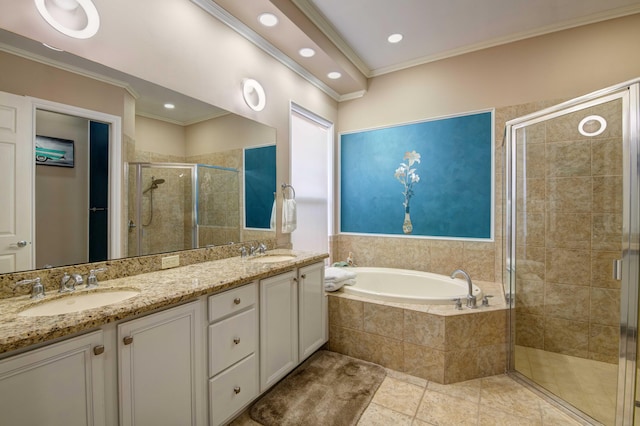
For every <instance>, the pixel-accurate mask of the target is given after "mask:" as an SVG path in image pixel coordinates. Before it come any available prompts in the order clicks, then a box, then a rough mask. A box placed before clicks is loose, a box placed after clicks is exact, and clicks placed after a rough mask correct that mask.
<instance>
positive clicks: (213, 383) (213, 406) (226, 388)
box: [209, 354, 258, 425]
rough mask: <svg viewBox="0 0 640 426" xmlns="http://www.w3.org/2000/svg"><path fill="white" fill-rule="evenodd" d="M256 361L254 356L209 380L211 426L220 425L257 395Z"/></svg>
mask: <svg viewBox="0 0 640 426" xmlns="http://www.w3.org/2000/svg"><path fill="white" fill-rule="evenodd" d="M257 369H258V361H257V359H256V355H255V354H251V356H249V357H247V358H245V359H244V360H242V361H241V362H239V363H238V364H236V365H234V366H233V367H232V368H230V369H228V370H227V371H225V372H224V373H221V374H219V375H218V376H216V377H214V378H213V379H211V380H209V407H210V415H211V422H210V424H212V425H220V424H222V422H223V421H225V420H228V419H229V416H232V415H233V414H235V413H236V412H237V411H238V410H240V409H241V408H243V407H244V406H245V405H246V404H248V403H249V402H250V401H251V400H252V399H253V398H255V396H256V395H257V394H258V372H257Z"/></svg>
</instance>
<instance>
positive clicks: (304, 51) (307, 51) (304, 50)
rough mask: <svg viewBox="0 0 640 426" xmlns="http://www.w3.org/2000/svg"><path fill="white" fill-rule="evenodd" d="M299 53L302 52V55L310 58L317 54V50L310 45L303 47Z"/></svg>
mask: <svg viewBox="0 0 640 426" xmlns="http://www.w3.org/2000/svg"><path fill="white" fill-rule="evenodd" d="M298 53H300V56H304V57H305V58H310V57H312V56H313V55H315V54H316V51H315V50H313V49H311V48H310V47H303V48H302V49H300V50H299V51H298Z"/></svg>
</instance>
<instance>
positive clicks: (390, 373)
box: [386, 368, 428, 389]
mask: <svg viewBox="0 0 640 426" xmlns="http://www.w3.org/2000/svg"><path fill="white" fill-rule="evenodd" d="M386 371H387V377H393V378H394V379H398V380H402V381H403V382H407V383H411V384H412V385H416V386H420V387H421V388H423V389H424V388H426V387H427V383H428V382H427V380H426V379H423V378H421V377H416V376H412V375H411V374H407V373H402V372H400V371H396V370H392V369H390V368H387V369H386Z"/></svg>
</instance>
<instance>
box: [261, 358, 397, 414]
mask: <svg viewBox="0 0 640 426" xmlns="http://www.w3.org/2000/svg"><path fill="white" fill-rule="evenodd" d="M385 376H386V372H385V369H384V368H383V367H381V366H379V365H376V364H372V363H370V362H366V361H361V360H359V359H356V358H351V357H348V356H346V355H341V354H338V353H335V352H329V351H318V352H316V353H315V354H313V355H312V356H311V357H310V358H309V359H308V360H306V361H305V362H304V363H303V364H302V365H300V366H298V368H296V369H295V370H294V371H293V372H292V373H290V374H289V375H288V376H287V377H285V378H284V379H283V380H282V381H281V382H279V383H278V384H276V385H275V386H274V387H273V388H272V389H271V390H270V391H269V392H268V393H267V394H266V395H264V396H263V397H262V398H260V399H259V400H258V402H256V403H255V404H254V405H253V406H252V407H251V409H250V411H249V415H250V416H251V418H252V419H253V420H254V421H256V422H258V423H260V424H262V425H264V426H317V425H323V426H349V425H356V424H357V423H358V420H359V419H360V416H361V415H362V413H363V412H364V410H365V409H366V408H367V406H368V405H369V402H371V399H372V398H373V395H374V394H375V393H376V391H377V390H378V387H379V386H380V384H381V383H382V381H383V380H384V378H385Z"/></svg>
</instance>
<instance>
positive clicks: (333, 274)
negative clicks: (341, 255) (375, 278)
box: [324, 266, 357, 283]
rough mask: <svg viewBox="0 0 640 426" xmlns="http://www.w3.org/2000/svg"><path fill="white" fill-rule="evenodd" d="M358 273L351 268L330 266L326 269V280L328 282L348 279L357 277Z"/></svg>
mask: <svg viewBox="0 0 640 426" xmlns="http://www.w3.org/2000/svg"><path fill="white" fill-rule="evenodd" d="M356 276H357V274H356V273H355V271H352V270H349V268H338V267H333V266H330V267H328V268H325V269H324V281H325V283H326V282H340V281H345V280H348V279H355V278H356Z"/></svg>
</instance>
